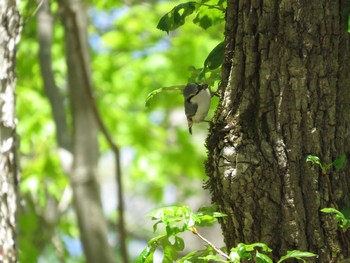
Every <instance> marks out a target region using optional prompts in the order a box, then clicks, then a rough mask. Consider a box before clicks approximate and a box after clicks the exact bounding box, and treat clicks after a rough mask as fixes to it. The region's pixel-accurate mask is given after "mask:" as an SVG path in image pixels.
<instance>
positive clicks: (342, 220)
mask: <svg viewBox="0 0 350 263" xmlns="http://www.w3.org/2000/svg"><path fill="white" fill-rule="evenodd" d="M321 212H323V213H327V214H335V220H336V221H337V222H338V226H339V227H340V228H342V229H343V231H344V232H345V231H346V230H348V229H349V228H350V219H349V218H346V217H345V215H344V214H343V213H342V212H340V211H338V210H337V209H335V208H332V207H326V208H323V209H321Z"/></svg>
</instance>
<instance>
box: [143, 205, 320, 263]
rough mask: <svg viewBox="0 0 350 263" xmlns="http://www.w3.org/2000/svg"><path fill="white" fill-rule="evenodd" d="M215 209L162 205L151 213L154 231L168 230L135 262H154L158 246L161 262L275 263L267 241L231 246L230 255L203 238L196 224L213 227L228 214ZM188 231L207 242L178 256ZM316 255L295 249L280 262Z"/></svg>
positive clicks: (153, 240) (152, 241) (213, 207)
mask: <svg viewBox="0 0 350 263" xmlns="http://www.w3.org/2000/svg"><path fill="white" fill-rule="evenodd" d="M215 210H216V207H215V206H212V207H202V208H200V209H199V210H198V212H197V213H193V212H192V211H191V210H190V209H189V208H188V207H187V206H171V207H164V208H159V209H156V210H154V211H152V212H150V213H149V214H148V216H150V217H152V220H155V221H157V222H156V223H155V224H154V225H153V230H154V231H156V230H157V228H158V225H159V224H161V223H162V224H164V225H165V233H163V234H161V235H159V236H157V237H155V238H152V239H151V240H150V241H149V242H148V246H147V247H146V248H145V249H144V250H143V251H142V253H141V254H140V255H139V257H138V259H137V261H136V262H137V263H145V262H147V263H148V262H153V257H154V253H155V251H156V249H157V248H159V247H160V248H162V250H163V261H162V262H164V263H167V262H169V263H170V262H174V261H176V262H182V263H189V262H210V260H215V261H217V262H232V263H239V262H241V260H255V262H259V263H272V262H273V261H272V259H271V258H270V257H269V256H268V255H266V254H265V253H269V252H271V251H272V250H271V249H270V248H269V247H268V246H267V245H266V244H265V243H254V244H244V243H239V244H238V245H237V246H236V247H234V248H232V249H231V250H230V253H229V255H227V254H226V253H225V252H224V249H219V248H216V247H215V246H214V245H213V244H212V243H211V242H210V241H208V240H207V239H205V238H204V237H202V236H201V235H200V234H199V232H198V229H197V228H196V227H199V226H212V225H213V223H215V222H216V221H217V219H218V218H220V217H225V216H226V215H225V214H222V213H219V212H215ZM185 231H191V232H192V233H193V234H195V235H197V236H198V237H199V238H201V239H202V240H203V241H205V242H206V243H207V244H208V245H207V246H206V247H205V248H204V249H203V250H197V251H193V252H190V253H189V254H187V255H185V256H183V257H179V252H181V251H183V250H184V248H185V242H184V240H183V238H181V237H180V236H179V234H180V233H183V232H185ZM220 256H221V257H220ZM315 256H316V255H315V254H313V253H310V252H304V251H299V250H292V251H288V252H287V254H286V255H285V256H283V257H281V258H280V260H279V261H278V263H280V262H283V261H284V260H286V259H291V258H294V259H298V260H301V261H303V262H306V261H305V260H304V259H303V258H305V257H315ZM222 257H224V258H225V259H223V258H222Z"/></svg>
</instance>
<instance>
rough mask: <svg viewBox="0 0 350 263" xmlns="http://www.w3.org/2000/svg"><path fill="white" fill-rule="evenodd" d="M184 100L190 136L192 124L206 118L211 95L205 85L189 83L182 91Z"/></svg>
mask: <svg viewBox="0 0 350 263" xmlns="http://www.w3.org/2000/svg"><path fill="white" fill-rule="evenodd" d="M182 94H183V96H184V99H185V103H184V104H185V105H184V106H185V114H186V117H187V121H188V130H189V132H190V133H191V134H192V125H193V123H198V122H202V121H204V118H205V117H206V116H207V114H208V111H209V108H210V101H211V95H210V91H209V89H208V85H207V84H197V83H189V84H187V85H186V86H185V88H184V89H183V91H182Z"/></svg>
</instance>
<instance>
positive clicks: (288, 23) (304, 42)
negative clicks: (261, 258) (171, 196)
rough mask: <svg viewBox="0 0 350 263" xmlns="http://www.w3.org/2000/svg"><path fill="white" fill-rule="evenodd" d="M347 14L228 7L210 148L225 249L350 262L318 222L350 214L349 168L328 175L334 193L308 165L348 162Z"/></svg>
mask: <svg viewBox="0 0 350 263" xmlns="http://www.w3.org/2000/svg"><path fill="white" fill-rule="evenodd" d="M349 6H350V2H349V1H343V0H341V1H331V0H317V1H316V0H312V1H289V0H287V1H279V0H268V1H241V0H229V1H228V8H227V14H226V22H227V23H226V33H225V38H226V53H225V61H224V65H223V76H222V85H221V89H222V96H221V100H220V106H219V108H218V110H217V112H216V116H215V120H214V121H213V125H212V126H211V131H210V132H211V134H210V136H209V138H208V141H207V145H208V149H209V159H208V162H207V174H208V176H209V177H210V179H209V181H208V187H209V188H210V190H211V192H212V196H213V201H214V202H215V203H217V204H218V205H219V207H220V208H221V210H222V211H223V212H224V213H226V214H228V215H229V216H228V217H226V218H224V219H223V220H222V221H221V225H222V230H223V234H224V236H225V242H226V245H227V246H228V248H231V247H233V246H236V245H237V243H239V242H244V243H253V242H257V241H261V242H265V243H267V244H268V245H269V246H270V247H271V248H272V249H273V254H274V258H275V259H276V258H279V257H280V256H281V255H284V254H285V252H286V251H287V250H293V249H299V250H304V251H310V252H314V253H316V254H318V255H319V258H318V259H312V260H308V262H316V261H317V262H327V263H328V262H341V259H343V258H347V257H349V241H348V240H349V237H347V236H346V235H345V234H341V231H339V230H337V225H336V222H335V221H334V219H333V216H331V215H325V214H323V213H321V212H320V209H322V208H324V207H338V208H339V209H342V208H344V207H346V206H347V207H349V205H350V191H349V188H350V179H349V172H348V171H347V170H349V169H348V168H349V165H347V167H346V169H343V170H340V171H335V170H331V171H330V173H329V175H327V176H329V178H330V182H331V186H332V188H333V190H331V188H330V187H329V186H328V184H327V176H325V175H322V174H321V172H320V171H319V169H318V168H317V167H315V166H312V165H310V164H307V163H306V157H307V155H309V154H312V155H317V156H319V157H320V159H321V161H322V162H325V163H331V162H332V161H334V160H335V159H336V158H337V157H338V156H339V155H340V154H341V153H345V154H346V155H347V156H348V157H349V156H350V136H349V135H350V134H349V132H350V130H349V128H350V92H349V87H350V74H349V72H350V48H349V47H350V46H349V34H348V33H347V19H348V14H349ZM348 159H349V158H348ZM330 190H331V191H330ZM332 199H333V200H334V202H333V200H332Z"/></svg>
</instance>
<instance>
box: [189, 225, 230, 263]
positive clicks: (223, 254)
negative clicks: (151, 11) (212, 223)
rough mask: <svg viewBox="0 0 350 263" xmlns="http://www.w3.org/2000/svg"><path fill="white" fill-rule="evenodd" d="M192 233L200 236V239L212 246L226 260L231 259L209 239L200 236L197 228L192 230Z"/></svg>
mask: <svg viewBox="0 0 350 263" xmlns="http://www.w3.org/2000/svg"><path fill="white" fill-rule="evenodd" d="M192 233H193V234H195V235H196V236H198V237H199V238H200V239H202V240H203V241H204V242H205V243H207V244H208V245H209V246H211V247H212V248H213V249H214V250H215V251H216V252H218V254H220V255H221V256H223V257H224V258H226V259H230V257H229V255H227V254H226V253H225V252H224V251H222V250H221V249H220V248H218V247H216V246H215V245H214V244H213V243H211V242H210V241H209V240H208V239H206V238H205V237H203V236H202V235H201V234H199V232H198V230H197V228H195V227H194V228H192Z"/></svg>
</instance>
